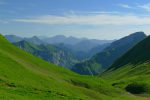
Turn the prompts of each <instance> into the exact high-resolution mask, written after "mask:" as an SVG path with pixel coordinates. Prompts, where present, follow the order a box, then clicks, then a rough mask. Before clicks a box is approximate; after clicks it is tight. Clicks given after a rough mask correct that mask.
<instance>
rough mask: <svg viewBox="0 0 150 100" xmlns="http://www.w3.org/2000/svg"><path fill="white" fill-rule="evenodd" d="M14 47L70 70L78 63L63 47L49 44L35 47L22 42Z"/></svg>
mask: <svg viewBox="0 0 150 100" xmlns="http://www.w3.org/2000/svg"><path fill="white" fill-rule="evenodd" d="M14 45H16V46H17V47H19V48H21V49H23V50H25V51H27V52H29V53H31V54H33V55H35V56H37V57H40V58H42V59H44V60H46V61H48V62H51V63H54V64H56V65H60V66H64V67H66V68H70V67H71V66H73V65H74V64H75V63H77V62H78V61H77V59H76V58H75V57H74V55H72V53H71V52H70V51H69V50H68V49H67V48H65V47H63V48H60V47H56V46H54V45H50V44H48V45H43V44H41V45H36V44H33V43H30V42H27V41H24V40H23V41H20V42H17V43H14Z"/></svg>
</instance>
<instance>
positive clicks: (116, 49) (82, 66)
mask: <svg viewBox="0 0 150 100" xmlns="http://www.w3.org/2000/svg"><path fill="white" fill-rule="evenodd" d="M145 37H146V35H145V34H144V32H136V33H133V34H131V35H129V36H126V37H124V38H121V39H119V40H117V41H114V42H113V43H111V44H110V46H108V47H107V48H105V49H104V50H103V51H102V52H100V53H98V54H96V55H94V56H93V57H92V58H91V59H90V60H87V61H85V62H82V63H79V64H76V65H75V66H74V67H73V68H72V70H73V71H75V72H77V73H80V74H98V73H100V72H102V71H104V70H105V69H107V68H108V67H109V66H110V65H111V64H112V63H113V62H114V61H115V60H116V59H118V58H119V57H121V56H122V55H123V54H124V53H126V52H127V51H128V50H129V49H131V48H132V47H133V46H135V45H136V44H137V43H138V42H139V41H141V40H143V39H144V38H145Z"/></svg>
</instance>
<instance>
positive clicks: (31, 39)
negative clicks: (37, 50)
mask: <svg viewBox="0 0 150 100" xmlns="http://www.w3.org/2000/svg"><path fill="white" fill-rule="evenodd" d="M23 40H25V41H28V42H30V43H34V44H38V45H39V44H46V42H45V41H43V40H41V39H39V38H38V37H37V36H33V37H31V38H23Z"/></svg>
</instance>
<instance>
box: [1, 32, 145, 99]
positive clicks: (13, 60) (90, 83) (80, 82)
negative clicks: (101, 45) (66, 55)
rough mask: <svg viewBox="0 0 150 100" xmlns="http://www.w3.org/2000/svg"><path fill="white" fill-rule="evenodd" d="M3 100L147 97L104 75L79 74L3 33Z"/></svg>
mask: <svg viewBox="0 0 150 100" xmlns="http://www.w3.org/2000/svg"><path fill="white" fill-rule="evenodd" d="M0 58H1V59H0V69H1V70H0V99H2V100H144V99H141V98H138V97H134V96H132V95H128V94H126V93H125V92H123V91H121V90H118V89H115V88H114V87H112V86H111V85H109V83H107V82H105V81H104V80H103V79H100V78H98V77H92V76H80V75H77V74H75V73H73V72H71V71H69V70H67V69H64V68H62V67H57V66H56V65H53V64H49V63H47V62H45V61H43V60H41V59H39V58H36V57H34V56H32V55H30V54H28V53H26V52H24V51H22V50H20V49H19V48H16V47H15V46H13V45H12V44H10V43H9V42H8V41H6V39H5V38H4V37H3V36H1V35H0Z"/></svg>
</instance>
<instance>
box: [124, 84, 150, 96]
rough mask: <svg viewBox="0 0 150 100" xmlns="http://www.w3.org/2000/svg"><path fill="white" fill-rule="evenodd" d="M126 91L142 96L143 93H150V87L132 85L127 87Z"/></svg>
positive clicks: (146, 85)
mask: <svg viewBox="0 0 150 100" xmlns="http://www.w3.org/2000/svg"><path fill="white" fill-rule="evenodd" d="M125 89H126V91H128V92H130V93H133V94H142V93H149V92H150V85H149V84H147V83H142V82H138V83H131V84H129V85H128V86H126V88H125Z"/></svg>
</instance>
